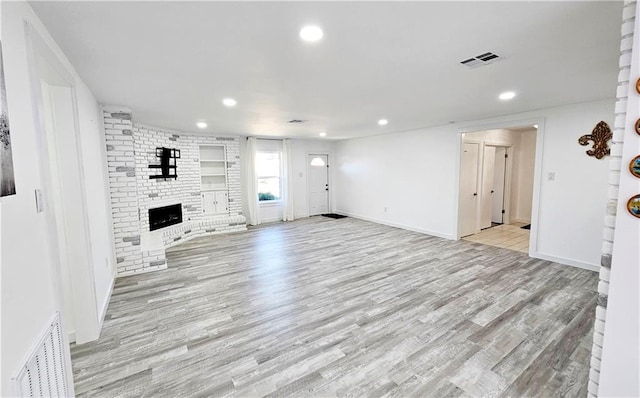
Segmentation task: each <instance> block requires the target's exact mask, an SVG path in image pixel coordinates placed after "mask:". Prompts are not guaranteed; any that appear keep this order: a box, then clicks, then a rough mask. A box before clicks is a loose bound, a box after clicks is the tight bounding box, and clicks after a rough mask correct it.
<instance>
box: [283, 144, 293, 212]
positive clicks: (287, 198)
mask: <svg viewBox="0 0 640 398" xmlns="http://www.w3.org/2000/svg"><path fill="white" fill-rule="evenodd" d="M291 163H292V161H291V140H290V139H284V140H282V170H283V174H284V175H283V180H282V187H283V191H284V195H283V196H284V203H283V204H284V207H283V208H282V221H293V172H292V171H291V170H292V167H291Z"/></svg>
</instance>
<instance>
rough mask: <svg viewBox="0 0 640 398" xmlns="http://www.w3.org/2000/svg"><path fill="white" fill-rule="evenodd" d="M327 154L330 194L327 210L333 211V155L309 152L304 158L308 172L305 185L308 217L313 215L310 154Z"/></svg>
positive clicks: (322, 154) (323, 153)
mask: <svg viewBox="0 0 640 398" xmlns="http://www.w3.org/2000/svg"><path fill="white" fill-rule="evenodd" d="M316 155H317V156H326V157H327V167H326V169H327V184H329V195H327V210H328V211H329V212H332V211H333V210H332V208H331V196H333V186H332V185H331V172H330V170H331V156H330V155H329V153H328V152H307V154H306V155H305V158H304V162H305V164H306V166H307V167H306V173H307V175H306V176H305V185H306V187H307V217H309V216H310V215H311V194H310V192H309V189H310V188H309V168H310V167H311V166H310V165H309V156H316Z"/></svg>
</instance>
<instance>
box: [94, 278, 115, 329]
mask: <svg viewBox="0 0 640 398" xmlns="http://www.w3.org/2000/svg"><path fill="white" fill-rule="evenodd" d="M115 284H116V278H115V276H114V277H112V278H111V284H110V285H109V292H108V293H107V296H106V297H105V299H104V302H103V303H102V308H101V311H100V313H99V314H98V323H99V326H98V330H99V331H100V332H102V324H103V323H104V317H105V315H107V309H108V308H109V302H110V301H111V295H112V294H113V286H114V285H115Z"/></svg>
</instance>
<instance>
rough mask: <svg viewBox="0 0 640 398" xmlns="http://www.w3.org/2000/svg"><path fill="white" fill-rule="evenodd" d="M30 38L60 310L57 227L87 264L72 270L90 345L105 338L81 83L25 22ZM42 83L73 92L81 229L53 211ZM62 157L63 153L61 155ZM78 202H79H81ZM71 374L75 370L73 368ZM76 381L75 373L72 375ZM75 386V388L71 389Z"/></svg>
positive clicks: (82, 335) (81, 331)
mask: <svg viewBox="0 0 640 398" xmlns="http://www.w3.org/2000/svg"><path fill="white" fill-rule="evenodd" d="M25 35H26V42H27V46H28V48H27V57H28V64H29V76H30V80H31V98H32V102H33V104H34V115H35V120H34V124H35V130H36V140H37V147H38V148H37V150H38V154H39V156H40V162H39V163H40V176H41V184H42V188H43V189H42V190H43V193H44V203H45V210H44V213H45V214H44V216H45V219H46V224H47V230H48V237H49V240H48V248H49V252H50V253H51V260H52V263H53V267H54V270H53V271H54V274H55V275H56V276H57V280H56V281H54V284H55V285H56V286H54V288H55V291H56V292H58V295H57V296H58V297H57V298H58V303H57V304H58V305H57V306H58V308H59V309H60V311H61V312H62V310H63V308H64V305H62V303H61V302H60V300H62V294H61V293H62V292H61V290H60V289H61V287H62V283H61V278H62V275H61V271H60V270H61V266H60V252H59V249H58V232H57V225H58V224H59V223H62V224H63V228H64V229H65V230H66V231H67V236H69V237H71V239H73V240H74V242H73V245H74V257H75V258H76V259H81V261H73V262H70V264H69V268H70V270H69V274H70V275H69V277H70V281H71V286H72V295H73V297H74V299H73V303H72V307H73V311H74V318H75V320H76V322H75V323H76V324H75V339H76V341H77V342H78V343H83V342H88V341H91V340H95V339H97V338H98V337H99V336H100V320H99V319H98V308H97V301H96V290H95V279H94V275H93V266H92V257H91V239H90V235H89V218H88V214H87V206H86V204H87V198H86V191H85V189H84V187H85V183H84V181H85V177H84V168H83V167H82V164H83V161H82V156H81V153H82V152H81V142H80V138H81V137H80V132H79V128H78V126H79V122H78V106H77V94H76V87H75V79H74V77H73V75H72V74H71V72H69V71H68V70H67V69H66V68H65V67H64V66H63V64H62V63H61V62H60V60H59V59H58V57H57V56H56V55H55V54H54V53H53V51H52V50H51V48H50V47H49V46H48V45H47V44H46V42H45V41H44V40H43V39H42V37H40V35H39V34H38V33H37V30H36V29H34V28H33V27H32V26H31V25H30V24H29V22H26V21H25ZM41 80H44V81H51V82H52V83H53V85H57V86H62V87H67V88H69V90H70V94H71V102H72V104H71V105H72V109H73V115H72V116H71V117H72V119H73V125H74V126H75V128H74V129H73V130H74V131H73V135H72V136H71V138H72V140H73V141H74V142H75V145H74V146H71V147H65V153H64V154H61V155H64V156H72V157H75V158H76V159H75V161H76V162H77V164H78V165H79V166H80V167H78V175H77V176H76V177H77V178H78V180H79V182H80V186H81V189H80V190H79V192H80V198H79V205H78V206H77V208H76V209H75V210H74V213H75V214H76V217H80V219H77V218H76V220H75V221H76V222H75V223H68V222H66V220H58V219H57V218H56V216H55V213H54V212H53V210H49V209H54V208H55V203H54V202H53V200H54V197H53V195H52V194H51V193H52V186H53V184H55V183H56V181H55V180H54V179H53V177H52V176H51V173H50V170H49V165H50V159H49V154H48V148H49V146H50V145H54V144H52V143H50V142H48V140H47V130H46V123H45V114H44V103H43V99H42V98H43V97H42V95H43V94H42V88H41ZM58 152H59V151H58ZM75 199H76V201H77V200H78V197H75ZM62 326H63V330H65V333H63V335H64V339H65V343H68V341H67V333H68V329H65V325H64V323H63V325H62ZM69 369H71V368H69ZM69 374H70V375H71V376H72V372H69ZM71 385H73V384H71Z"/></svg>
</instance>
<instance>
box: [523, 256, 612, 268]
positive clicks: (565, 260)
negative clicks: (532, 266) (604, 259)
mask: <svg viewBox="0 0 640 398" xmlns="http://www.w3.org/2000/svg"><path fill="white" fill-rule="evenodd" d="M529 257H533V258H539V259H541V260H547V261H553V262H554V263H558V264H563V265H568V266H571V267H576V268H582V269H586V270H589V271H595V272H598V271H600V266H598V265H593V264H589V263H585V262H582V261H577V260H572V259H569V258H564V257H556V256H551V255H549V254H544V253H539V252H531V253H529Z"/></svg>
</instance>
